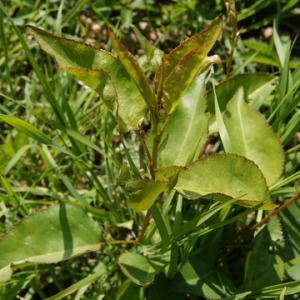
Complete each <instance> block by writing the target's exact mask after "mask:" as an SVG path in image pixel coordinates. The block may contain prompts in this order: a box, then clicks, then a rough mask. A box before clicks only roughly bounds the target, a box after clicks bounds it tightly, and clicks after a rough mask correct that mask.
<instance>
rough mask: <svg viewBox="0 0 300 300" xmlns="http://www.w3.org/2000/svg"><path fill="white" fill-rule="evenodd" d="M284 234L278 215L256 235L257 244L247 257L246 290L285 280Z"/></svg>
mask: <svg viewBox="0 0 300 300" xmlns="http://www.w3.org/2000/svg"><path fill="white" fill-rule="evenodd" d="M282 249H283V235H282V232H281V227H280V223H279V220H278V219H277V217H272V218H270V220H269V222H268V224H267V225H266V226H265V227H264V228H263V229H261V231H260V232H259V233H258V234H257V236H256V237H255V244H254V247H253V251H252V252H251V253H250V257H249V258H248V259H247V267H246V270H247V271H246V277H245V278H246V279H245V290H246V291H247V290H250V291H251V290H257V289H260V288H264V287H266V286H270V285H275V284H278V283H280V282H281V281H282V280H283V275H284V264H283V261H282V259H281V252H282Z"/></svg>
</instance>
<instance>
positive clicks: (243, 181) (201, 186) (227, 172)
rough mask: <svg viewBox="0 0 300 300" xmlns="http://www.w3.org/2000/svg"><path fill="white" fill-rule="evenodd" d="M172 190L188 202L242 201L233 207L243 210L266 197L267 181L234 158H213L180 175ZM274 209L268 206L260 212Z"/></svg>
mask: <svg viewBox="0 0 300 300" xmlns="http://www.w3.org/2000/svg"><path fill="white" fill-rule="evenodd" d="M174 189H175V190H177V191H178V192H179V193H180V194H182V195H183V196H184V197H185V198H187V199H197V198H200V197H205V196H207V197H206V198H209V199H211V198H212V199H213V200H217V201H222V202H223V201H225V199H228V198H239V197H241V198H240V199H239V200H237V201H236V202H235V204H239V205H242V206H246V207H252V206H255V205H257V204H258V203H259V202H261V201H265V200H266V199H267V197H268V189H267V185H266V180H265V178H264V177H263V175H262V173H261V171H260V170H259V168H258V167H257V166H256V165H255V164H254V163H253V162H252V161H250V160H248V159H247V158H245V157H242V156H239V155H235V154H220V155H212V156H208V157H206V158H204V159H201V160H198V161H196V162H194V163H192V164H190V165H188V166H187V167H186V169H183V170H180V171H179V174H178V181H177V184H176V185H175V187H174ZM211 195H214V196H213V197H212V196H211ZM224 196H225V197H224ZM276 206H277V205H275V204H274V203H273V202H267V203H266V204H264V205H263V206H262V207H261V208H260V209H272V208H275V207H276Z"/></svg>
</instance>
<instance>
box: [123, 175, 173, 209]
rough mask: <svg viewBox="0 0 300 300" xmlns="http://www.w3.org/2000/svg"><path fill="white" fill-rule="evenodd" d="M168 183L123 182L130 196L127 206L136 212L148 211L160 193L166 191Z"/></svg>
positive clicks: (147, 181)
mask: <svg viewBox="0 0 300 300" xmlns="http://www.w3.org/2000/svg"><path fill="white" fill-rule="evenodd" d="M168 184H169V181H158V180H144V179H135V180H128V181H126V182H124V187H125V189H126V190H128V191H130V193H131V195H130V197H129V199H128V203H129V205H130V206H131V207H132V208H134V209H135V210H136V211H138V212H139V211H144V210H148V209H149V208H150V207H151V206H152V204H153V203H154V201H155V200H156V199H157V197H158V196H159V195H160V193H162V192H164V191H166V190H168V188H167V186H168Z"/></svg>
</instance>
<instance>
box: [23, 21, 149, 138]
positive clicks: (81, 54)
mask: <svg viewBox="0 0 300 300" xmlns="http://www.w3.org/2000/svg"><path fill="white" fill-rule="evenodd" d="M26 29H27V31H28V32H29V33H30V34H31V35H33V37H34V38H35V39H36V41H37V42H38V43H39V45H40V47H41V48H42V49H43V50H44V51H45V52H47V53H48V54H49V55H51V56H52V57H53V58H54V59H55V61H56V63H57V65H58V66H59V67H60V68H63V69H65V68H66V69H65V70H66V71H68V72H69V71H70V73H71V74H72V72H73V73H74V70H73V69H74V68H75V69H82V68H84V69H88V70H98V71H97V72H96V73H93V72H89V71H86V70H83V71H78V72H77V73H76V74H74V75H75V76H79V77H77V78H78V79H80V80H82V81H83V82H84V83H85V81H84V80H86V81H87V82H88V83H93V78H95V77H96V76H98V79H104V80H106V82H107V83H108V90H109V95H110V96H109V99H110V101H109V103H110V102H111V100H112V98H111V91H112V83H111V82H110V81H109V80H107V77H105V75H104V73H103V72H106V73H107V74H109V76H110V77H111V79H112V81H113V84H114V86H115V89H116V92H117V97H118V105H116V104H115V107H116V108H117V115H118V116H119V117H120V120H119V130H120V131H121V132H126V131H127V130H128V129H129V130H137V129H138V128H139V125H140V124H141V123H142V121H143V119H144V116H145V114H146V112H147V105H146V103H145V102H144V100H143V99H142V96H141V94H140V92H139V90H138V88H137V86H136V84H135V82H134V81H133V79H132V78H131V77H130V75H129V74H128V73H127V71H126V69H125V68H124V67H123V65H122V63H121V62H120V61H119V60H118V59H117V58H116V57H115V56H113V55H112V54H110V53H108V52H106V51H104V50H99V49H96V48H94V47H93V46H91V45H88V44H83V43H80V42H76V41H73V40H69V39H65V38H61V37H58V36H55V35H53V34H51V33H48V32H46V31H44V30H41V29H39V28H36V27H33V26H30V25H27V26H26ZM71 68H73V69H71ZM95 85H97V86H98V85H100V87H101V89H102V87H103V83H100V82H99V83H97V84H95V83H93V86H92V88H95ZM105 89H106V88H105ZM105 89H104V91H105V92H106V90H105ZM105 94H106V93H105ZM110 107H112V104H110Z"/></svg>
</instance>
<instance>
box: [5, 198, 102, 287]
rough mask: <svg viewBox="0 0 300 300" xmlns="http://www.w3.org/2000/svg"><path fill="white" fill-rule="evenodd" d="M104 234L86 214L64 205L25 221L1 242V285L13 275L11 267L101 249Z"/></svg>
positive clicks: (41, 211)
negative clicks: (100, 244)
mask: <svg viewBox="0 0 300 300" xmlns="http://www.w3.org/2000/svg"><path fill="white" fill-rule="evenodd" d="M101 241H102V233H101V230H100V227H99V225H98V224H97V223H96V222H95V221H94V220H92V219H91V218H90V217H88V215H87V213H86V212H85V211H84V210H82V209H80V208H77V207H75V206H72V205H68V204H62V205H59V206H58V205H57V206H52V207H51V208H49V209H44V210H40V211H38V212H36V213H34V214H32V215H29V216H28V217H26V218H24V219H22V220H21V221H20V222H19V223H17V224H16V225H15V227H13V228H12V229H11V230H10V231H8V232H7V233H6V234H5V235H4V236H2V238H1V240H0V253H1V257H0V282H1V281H7V280H9V279H10V277H11V275H12V269H11V265H20V264H23V263H26V262H29V263H56V262H59V261H61V260H64V259H67V258H69V257H72V256H75V255H78V254H82V253H84V252H86V251H95V250H98V249H99V248H100V246H99V243H100V242H101Z"/></svg>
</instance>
